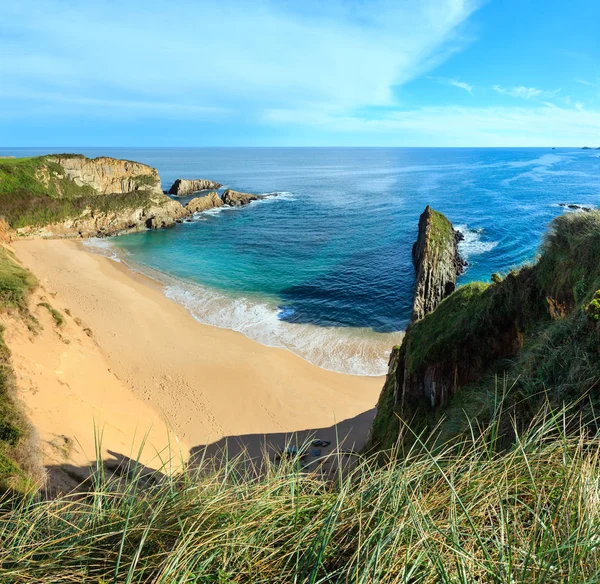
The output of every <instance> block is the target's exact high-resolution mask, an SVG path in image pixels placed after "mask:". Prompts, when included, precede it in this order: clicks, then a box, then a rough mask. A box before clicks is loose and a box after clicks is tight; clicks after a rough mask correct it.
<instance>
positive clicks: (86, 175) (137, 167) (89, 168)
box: [47, 154, 163, 195]
mask: <svg viewBox="0 0 600 584" xmlns="http://www.w3.org/2000/svg"><path fill="white" fill-rule="evenodd" d="M47 160H48V161H49V162H55V163H57V164H59V165H60V166H61V167H62V169H63V170H64V176H65V177H66V178H67V179H69V180H72V181H73V182H74V183H75V184H76V185H78V186H90V187H91V188H93V189H94V191H96V192H97V193H98V194H101V195H108V194H114V193H121V194H123V193H131V192H134V191H146V192H151V193H154V194H157V195H158V194H163V193H162V189H161V186H160V177H159V176H158V171H157V170H156V169H155V168H152V167H151V166H148V165H147V164H142V163H140V162H132V161H130V160H119V159H116V158H110V157H108V156H99V157H98V158H86V157H85V156H83V155H79V154H62V155H61V154H59V155H56V156H48V157H47ZM59 178H62V177H60V175H59Z"/></svg>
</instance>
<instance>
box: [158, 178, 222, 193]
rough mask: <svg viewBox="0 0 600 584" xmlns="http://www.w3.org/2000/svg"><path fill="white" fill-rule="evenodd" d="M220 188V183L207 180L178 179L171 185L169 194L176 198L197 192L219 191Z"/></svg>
mask: <svg viewBox="0 0 600 584" xmlns="http://www.w3.org/2000/svg"><path fill="white" fill-rule="evenodd" d="M222 186H223V185H222V184H221V183H218V182H215V181H212V180H207V179H196V180H187V179H184V178H178V179H177V180H176V181H175V182H174V183H173V184H172V185H171V188H170V189H169V194H170V195H175V196H176V197H183V196H185V195H191V194H192V193H195V192H197V191H207V190H210V189H220V188H221V187H222Z"/></svg>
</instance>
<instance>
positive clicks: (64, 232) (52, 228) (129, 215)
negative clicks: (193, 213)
mask: <svg viewBox="0 0 600 584" xmlns="http://www.w3.org/2000/svg"><path fill="white" fill-rule="evenodd" d="M188 214H189V211H187V210H186V209H185V208H184V207H183V206H182V205H181V204H180V203H179V202H177V201H174V200H173V199H171V198H170V197H168V196H166V195H165V194H163V192H162V190H161V188H160V178H159V176H158V172H157V171H156V169H154V168H152V167H150V166H147V165H145V164H140V163H137V162H131V161H128V160H116V159H113V158H107V157H100V158H94V159H88V158H86V157H84V156H81V155H63V154H61V155H52V156H40V157H34V158H17V159H12V160H1V161H0V217H4V218H5V219H6V221H7V222H8V224H9V225H10V226H11V228H13V229H15V230H16V233H17V235H18V236H21V237H89V236H94V235H114V234H117V233H122V232H129V231H139V230H143V229H147V228H157V227H166V226H169V225H172V224H174V223H175V222H176V221H179V220H181V219H182V218H183V217H186V216H187V215H188Z"/></svg>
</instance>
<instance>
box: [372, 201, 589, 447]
mask: <svg viewBox="0 0 600 584" xmlns="http://www.w3.org/2000/svg"><path fill="white" fill-rule="evenodd" d="M493 280H494V282H493V283H490V284H488V283H481V282H474V283H470V284H467V285H465V286H462V287H460V288H458V289H457V290H456V291H455V292H454V293H453V294H451V295H450V296H449V297H447V298H446V299H445V300H444V301H443V302H442V303H441V304H440V305H439V306H438V307H437V308H436V310H434V311H433V312H431V313H430V314H428V315H427V316H425V318H423V319H422V320H421V321H419V322H416V323H414V324H413V325H411V327H410V328H409V330H408V332H407V335H406V337H405V341H404V344H403V347H402V349H401V351H402V359H403V363H404V365H405V370H404V371H403V375H404V376H405V378H407V379H409V378H410V377H411V376H412V378H413V379H417V380H418V379H421V380H426V378H428V376H431V375H432V373H431V372H434V373H435V375H438V377H439V376H440V375H441V377H444V376H445V378H446V379H447V380H448V386H451V385H452V384H453V383H456V380H458V386H459V387H458V389H457V391H456V392H455V394H454V396H453V397H451V398H450V401H449V403H448V404H447V405H446V406H444V407H442V408H439V409H438V410H436V411H435V412H433V411H429V413H427V407H426V406H424V407H423V408H421V411H420V413H419V414H418V418H420V421H421V422H422V415H425V417H426V418H428V419H429V426H430V427H431V425H433V424H434V423H437V422H439V423H440V427H439V428H440V433H441V436H442V437H443V438H444V439H445V438H450V437H451V436H453V435H458V434H460V433H461V432H463V431H468V426H467V425H466V423H465V419H466V418H465V412H466V413H467V414H468V415H469V417H470V418H471V420H472V423H475V424H476V423H482V424H486V423H488V422H489V420H490V419H491V417H492V412H493V411H494V410H495V406H496V405H497V403H498V400H500V401H503V403H504V404H505V407H506V410H505V411H506V412H510V415H512V416H515V417H517V418H518V419H520V420H521V421H522V423H523V424H526V423H527V422H528V420H529V419H531V417H532V416H533V415H534V413H535V411H536V410H537V409H538V408H539V407H540V405H541V404H543V403H544V400H550V402H551V403H552V404H553V405H555V406H560V404H561V403H562V402H563V401H567V402H569V401H572V400H575V399H577V398H579V397H581V396H587V397H586V399H585V400H584V401H583V402H582V406H581V412H582V414H583V413H585V414H586V415H588V416H589V417H594V416H595V414H594V412H600V399H598V395H599V394H598V392H597V391H596V390H595V389H594V388H595V387H596V386H597V384H598V383H599V382H600V342H599V340H600V329H599V326H600V325H598V322H600V320H599V319H600V290H599V289H600V212H589V213H583V212H582V213H570V214H567V215H563V216H561V217H558V218H557V219H555V220H554V222H553V223H552V224H551V226H550V228H549V231H548V234H547V236H546V237H545V239H544V242H543V244H542V247H541V254H540V257H539V259H538V261H537V262H536V263H535V264H534V265H531V266H525V267H523V268H521V269H519V270H514V271H512V272H510V273H509V274H507V275H506V276H505V277H504V278H502V277H499V276H498V275H495V276H494V278H493ZM396 352H397V353H398V354H399V352H400V349H398V350H397V351H396ZM440 372H441V374H440ZM425 382H426V381H425ZM393 391H394V383H392V382H390V383H388V384H387V385H386V389H384V392H383V394H382V396H381V399H380V412H379V413H378V416H377V419H376V422H375V426H374V428H375V435H374V440H373V443H374V444H378V445H380V446H389V445H390V444H391V443H392V442H393V440H394V439H395V437H397V435H398V430H399V420H398V416H397V415H398V414H399V409H398V407H397V404H396V405H394V398H393V396H392V392H393ZM412 413H414V412H412ZM416 425H417V426H418V427H422V425H421V424H416Z"/></svg>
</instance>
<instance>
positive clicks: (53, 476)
mask: <svg viewBox="0 0 600 584" xmlns="http://www.w3.org/2000/svg"><path fill="white" fill-rule="evenodd" d="M374 417H375V408H373V409H371V410H368V411H366V412H363V413H361V414H359V415H357V416H355V417H353V418H348V419H347V420H343V421H341V422H339V423H337V424H335V425H332V426H328V427H325V428H315V429H311V430H301V431H297V432H273V433H268V434H245V435H240V436H227V437H225V438H222V439H221V440H219V441H217V442H213V443H210V444H200V445H197V446H194V447H192V448H191V449H190V453H189V454H190V456H189V460H188V462H187V469H188V470H190V471H192V472H193V471H194V470H196V469H198V468H203V469H208V468H210V469H216V468H219V467H220V466H223V465H224V464H228V463H229V462H230V461H231V460H233V459H236V458H242V459H243V461H244V468H245V469H246V471H248V472H252V473H253V474H260V472H262V469H263V468H264V465H265V464H270V463H274V462H276V461H277V460H278V459H279V458H281V457H285V456H295V455H298V456H299V457H300V458H299V460H300V461H301V464H302V468H303V469H306V470H307V471H309V470H316V469H317V467H318V468H320V469H321V470H323V471H324V472H332V471H333V470H334V469H335V468H336V467H337V466H338V465H339V464H344V465H345V464H347V463H350V464H351V463H352V460H353V459H354V458H355V457H356V455H357V453H358V451H360V449H361V448H362V447H363V446H364V443H365V440H366V438H367V436H368V433H369V430H370V427H371V423H372V422H373V419H374ZM107 452H108V454H109V455H110V458H105V459H104V460H103V461H102V464H101V465H98V464H97V463H95V462H94V463H91V464H89V465H85V466H76V465H73V464H68V463H65V464H58V465H52V466H49V467H47V469H46V470H47V477H48V479H47V484H46V487H45V489H44V491H43V493H44V494H45V496H47V497H54V496H57V495H58V494H61V493H68V492H72V491H76V490H79V491H88V490H90V489H92V488H93V480H92V479H91V478H90V477H91V476H92V475H93V473H94V472H96V473H99V472H101V473H104V474H105V476H108V477H111V478H113V479H127V478H130V477H133V476H136V477H138V480H139V481H140V483H138V484H141V485H142V486H144V485H148V486H150V485H153V484H158V483H160V482H161V481H162V480H163V479H164V478H165V472H163V471H162V470H154V469H152V468H150V467H148V466H144V465H143V464H141V463H139V462H137V461H136V460H134V459H133V458H131V457H129V456H126V455H124V454H121V453H119V452H114V451H111V450H107Z"/></svg>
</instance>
